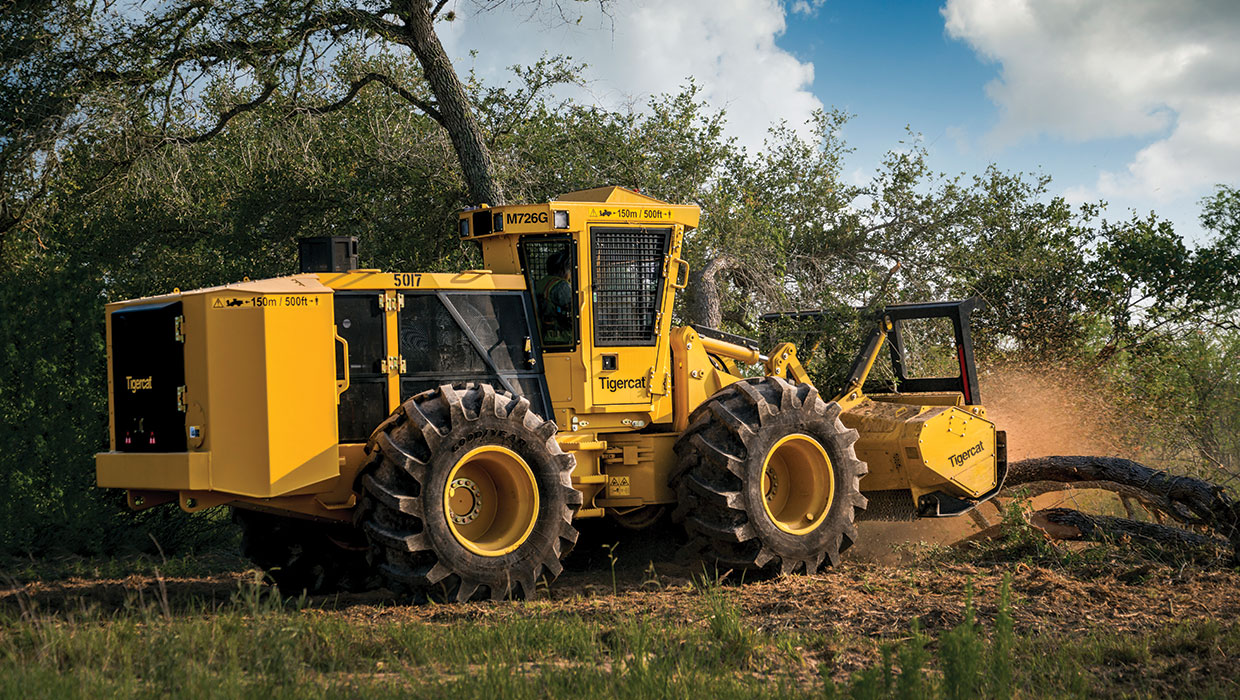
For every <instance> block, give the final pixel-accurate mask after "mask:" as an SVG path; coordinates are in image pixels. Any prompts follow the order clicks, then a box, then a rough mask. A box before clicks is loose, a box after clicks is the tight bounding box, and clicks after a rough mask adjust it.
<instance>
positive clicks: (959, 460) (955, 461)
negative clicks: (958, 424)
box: [947, 440, 986, 467]
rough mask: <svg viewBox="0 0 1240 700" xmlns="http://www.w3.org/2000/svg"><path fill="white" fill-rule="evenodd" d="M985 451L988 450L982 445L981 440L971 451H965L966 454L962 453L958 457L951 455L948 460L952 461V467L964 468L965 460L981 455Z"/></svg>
mask: <svg viewBox="0 0 1240 700" xmlns="http://www.w3.org/2000/svg"><path fill="white" fill-rule="evenodd" d="M985 450H986V448H985V447H984V446H983V445H982V442H981V441H980V440H979V441H978V443H977V444H976V445H974V446H973V447H970V448H969V449H967V450H965V451H964V452H961V453H960V454H958V455H951V456H949V457H948V458H947V459H948V460H950V461H951V463H952V466H955V467H959V466H963V465H964V462H965V460H967V459H968V458H970V457H976V456H977V455H980V454H981V453H982V452H984V451H985Z"/></svg>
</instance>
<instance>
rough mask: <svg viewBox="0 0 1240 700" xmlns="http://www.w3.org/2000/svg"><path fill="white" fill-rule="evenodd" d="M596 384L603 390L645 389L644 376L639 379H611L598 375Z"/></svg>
mask: <svg viewBox="0 0 1240 700" xmlns="http://www.w3.org/2000/svg"><path fill="white" fill-rule="evenodd" d="M598 385H599V388H600V389H603V390H605V391H613V392H614V391H619V390H620V389H645V388H646V386H647V384H646V377H642V378H641V379H611V378H609V377H599V378H598Z"/></svg>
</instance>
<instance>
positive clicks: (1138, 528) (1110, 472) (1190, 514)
mask: <svg viewBox="0 0 1240 700" xmlns="http://www.w3.org/2000/svg"><path fill="white" fill-rule="evenodd" d="M1049 482H1058V483H1060V484H1075V485H1077V486H1078V487H1080V486H1087V487H1089V488H1100V489H1106V490H1109V491H1114V492H1115V493H1118V494H1120V495H1121V496H1122V497H1128V498H1135V499H1137V500H1139V501H1140V502H1141V503H1142V504H1143V505H1145V506H1146V508H1149V509H1150V510H1151V512H1162V513H1165V514H1167V515H1168V516H1170V517H1171V518H1173V519H1175V520H1176V521H1178V522H1180V523H1183V524H1185V525H1194V526H1204V527H1208V528H1210V529H1212V530H1214V531H1215V532H1217V533H1218V534H1219V535H1221V536H1222V537H1223V538H1225V539H1226V540H1227V541H1228V542H1230V544H1231V547H1232V550H1233V551H1234V552H1235V553H1236V555H1237V557H1240V503H1238V502H1237V501H1235V500H1234V499H1232V497H1231V496H1229V495H1228V494H1227V492H1226V491H1225V490H1224V489H1223V488H1222V487H1220V486H1218V485H1217V484H1212V483H1210V482H1208V481H1203V480H1201V479H1194V478H1192V477H1188V476H1173V475H1171V474H1168V473H1167V472H1164V471H1160V470H1157V469H1151V468H1149V467H1147V466H1145V465H1144V464H1140V463H1138V462H1134V461H1132V460H1130V459H1121V458H1118V457H1037V458H1034V459H1026V460H1021V461H1019V462H1014V463H1013V464H1011V465H1010V467H1009V468H1008V476H1007V482H1006V486H1005V489H1004V493H1005V494H1009V495H1010V494H1011V493H1013V492H1014V491H1015V490H1016V487H1018V486H1022V485H1028V487H1029V488H1032V489H1034V490H1035V492H1036V493H1046V492H1048V491H1050V490H1053V489H1054V486H1053V484H1051V483H1049ZM1061 488H1062V487H1061ZM1068 488H1071V487H1070V486H1069V487H1068ZM1043 512H1044V513H1046V515H1045V516H1044V518H1043V519H1044V520H1045V521H1046V522H1048V523H1051V524H1055V525H1061V526H1068V527H1074V528H1076V529H1077V530H1078V531H1079V532H1080V533H1081V535H1082V536H1083V537H1086V538H1090V539H1096V538H1097V537H1098V536H1100V535H1101V534H1108V535H1110V536H1129V537H1143V538H1145V539H1149V540H1156V541H1161V542H1164V543H1189V542H1193V543H1196V542H1206V541H1209V538H1202V537H1201V536H1199V535H1196V534H1193V533H1188V532H1185V531H1184V530H1180V529H1178V528H1168V527H1166V526H1163V525H1156V524H1153V523H1140V522H1137V521H1134V520H1128V519H1124V518H1109V517H1102V516H1085V515H1083V514H1079V513H1078V515H1079V516H1080V517H1077V516H1069V515H1065V514H1064V513H1076V511H1067V510H1065V509H1059V508H1056V509H1052V510H1050V511H1043ZM1044 529H1045V528H1044ZM1168 531H1171V532H1173V533H1180V534H1171V533H1169V532H1168ZM1049 534H1052V535H1054V533H1049Z"/></svg>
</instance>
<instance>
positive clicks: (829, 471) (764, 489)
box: [672, 377, 866, 574]
mask: <svg viewBox="0 0 1240 700" xmlns="http://www.w3.org/2000/svg"><path fill="white" fill-rule="evenodd" d="M839 414H840V407H839V406H838V405H837V404H836V403H834V402H831V403H826V402H824V401H823V400H822V398H821V397H819V395H818V390H817V389H815V388H814V387H812V386H810V385H808V384H793V383H791V382H788V381H786V380H784V379H781V378H778V377H763V378H757V379H746V380H742V381H740V382H737V383H735V384H732V385H729V386H728V387H725V388H724V389H722V390H721V391H719V392H718V393H717V394H715V395H714V396H713V397H711V398H710V399H709V400H707V401H706V402H705V403H703V404H702V405H701V406H699V407H698V408H697V410H695V411H694V412H693V413H692V415H690V417H689V428H688V429H687V430H686V431H685V432H684V433H683V434H682V435H681V437H680V438H679V439H678V440H677V441H676V447H675V449H676V455H677V458H678V466H677V471H676V473H675V475H674V476H673V478H672V484H673V486H674V487H675V488H676V491H677V496H678V499H679V504H678V506H677V508H676V511H675V512H674V513H673V518H674V519H676V520H677V521H680V522H683V523H684V526H685V529H686V530H687V531H688V534H689V537H690V545H691V546H692V547H695V548H696V549H698V551H700V552H701V553H702V554H703V556H704V557H705V558H706V559H707V560H708V561H711V560H713V561H715V562H716V563H717V564H718V565H719V566H720V567H721V568H727V569H733V570H737V569H739V570H747V571H751V572H756V571H761V572H767V573H784V574H790V573H798V572H805V573H810V574H812V573H815V572H817V571H818V570H819V569H820V568H822V566H823V565H824V564H830V565H832V566H834V565H836V564H837V563H838V561H839V556H840V553H841V552H842V551H844V550H845V549H847V548H848V547H849V546H850V545H852V543H853V542H855V541H856V539H857V529H856V526H855V525H854V524H853V520H854V517H855V514H856V511H858V510H863V509H864V508H865V506H866V499H865V497H864V496H862V495H861V492H860V489H859V481H860V479H861V477H862V476H863V475H865V473H866V466H865V463H864V462H861V461H860V460H858V459H857V456H856V453H855V451H854V450H853V443H854V442H856V440H857V431H855V430H851V429H848V428H845V427H844V424H843V423H841V422H840V420H839Z"/></svg>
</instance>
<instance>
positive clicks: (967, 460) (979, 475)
mask: <svg viewBox="0 0 1240 700" xmlns="http://www.w3.org/2000/svg"><path fill="white" fill-rule="evenodd" d="M930 413H934V415H933V417H931V418H928V419H926V421H925V423H924V427H923V428H922V430H921V433H920V437H919V440H918V442H919V445H918V447H919V448H920V450H921V455H922V460H923V462H924V463H925V466H926V468H927V469H928V470H930V471H932V472H933V473H934V474H935V475H936V476H938V477H939V478H940V479H942V480H943V481H944V482H945V483H947V484H950V485H952V486H955V487H956V488H957V489H960V490H962V491H963V492H964V493H966V494H967V495H969V496H974V497H976V496H980V495H982V494H983V493H985V492H987V491H989V490H990V489H992V488H994V486H995V478H996V468H995V467H996V465H995V425H994V423H991V422H990V421H988V420H986V419H985V418H981V417H980V416H976V415H973V414H971V413H969V412H968V411H963V410H961V409H959V408H955V407H951V408H946V409H936V410H934V411H932V412H930Z"/></svg>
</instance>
